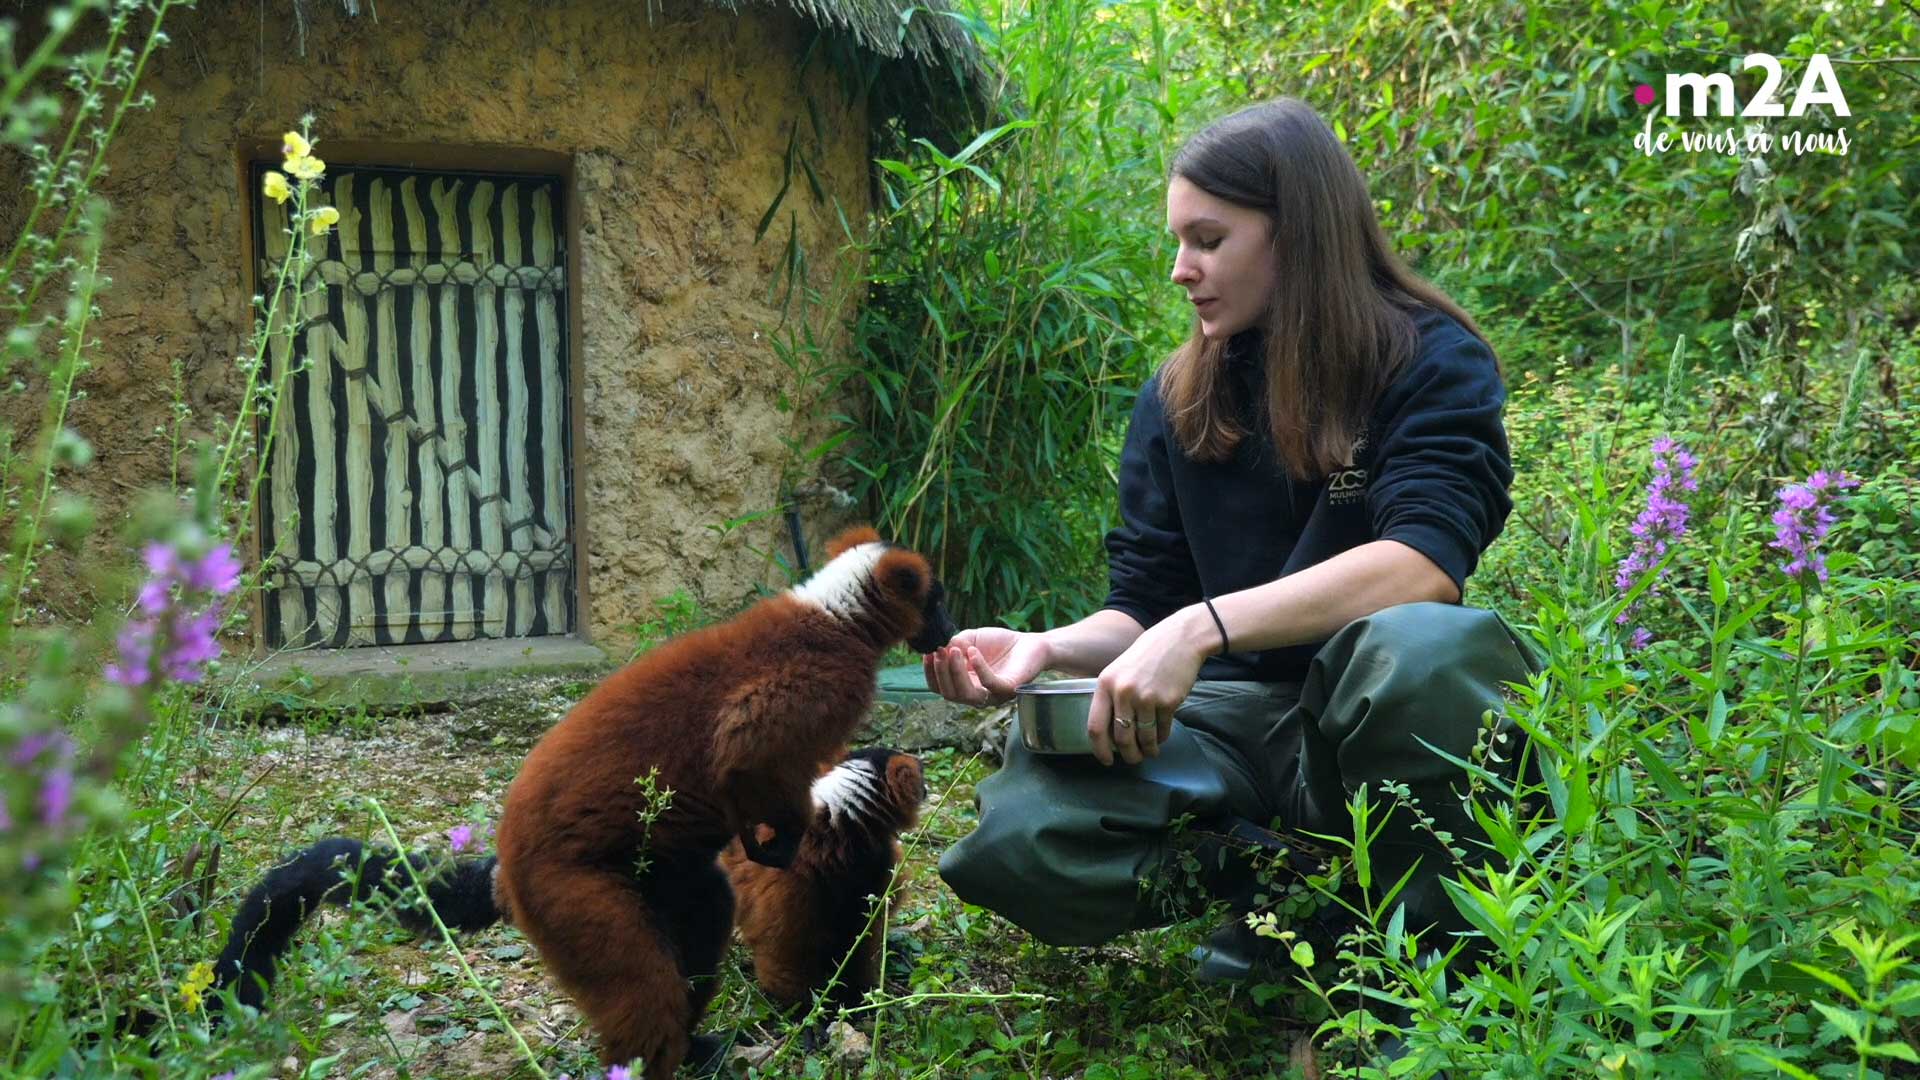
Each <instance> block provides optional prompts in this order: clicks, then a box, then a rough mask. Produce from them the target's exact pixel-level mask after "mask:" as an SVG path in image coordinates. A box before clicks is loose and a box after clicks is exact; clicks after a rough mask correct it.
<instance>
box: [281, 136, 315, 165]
mask: <svg viewBox="0 0 1920 1080" xmlns="http://www.w3.org/2000/svg"><path fill="white" fill-rule="evenodd" d="M311 153H313V144H312V143H310V142H308V141H307V140H306V139H305V138H303V137H302V136H301V135H300V133H299V132H297V131H289V132H287V133H286V134H285V135H282V136H280V156H281V157H283V158H286V159H287V160H288V161H289V162H291V161H292V160H294V159H295V158H303V157H306V156H307V155H308V154H311Z"/></svg>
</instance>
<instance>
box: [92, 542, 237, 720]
mask: <svg viewBox="0 0 1920 1080" xmlns="http://www.w3.org/2000/svg"><path fill="white" fill-rule="evenodd" d="M143 557H144V559H145V562H146V565H147V571H148V574H149V577H148V579H147V581H146V583H145V584H144V585H142V586H141V588H140V595H139V601H138V603H139V608H138V614H136V615H135V617H134V618H132V619H130V620H128V622H127V624H126V625H125V626H123V627H121V628H120V636H119V647H120V648H119V652H120V655H119V657H118V658H117V659H116V660H115V662H113V663H110V664H108V665H107V667H106V670H105V671H104V672H103V674H105V675H106V677H107V678H108V679H109V680H111V681H113V682H117V683H119V684H121V685H123V686H130V687H133V688H136V689H139V688H142V687H148V686H151V685H153V683H154V682H155V680H156V675H158V676H160V677H164V678H166V679H170V680H173V681H175V682H189V683H190V682H198V681H200V677H201V676H202V674H204V672H205V669H206V664H207V662H208V661H210V660H214V659H216V658H218V657H219V655H220V644H219V642H218V641H217V640H216V639H215V637H214V634H215V632H216V631H217V630H218V629H219V626H220V616H219V611H220V607H219V604H218V603H217V600H218V598H219V597H222V596H225V595H227V594H228V593H231V592H232V591H233V590H234V589H235V588H236V587H237V586H238V585H239V581H240V563H239V561H238V560H237V559H235V558H234V554H233V545H231V544H221V545H219V546H217V547H215V548H213V550H211V551H209V552H207V553H206V554H205V555H204V556H201V557H200V558H198V559H189V558H184V557H182V555H181V554H180V550H179V549H178V548H176V547H174V546H173V545H171V544H165V543H158V542H156V543H151V544H148V545H147V546H146V548H145V549H144V552H143ZM207 601H216V602H214V603H209V604H207V606H206V608H205V609H204V610H202V609H200V605H201V604H202V603H205V602H207ZM156 660H157V664H156ZM156 666H157V667H158V668H159V669H160V670H159V672H158V673H156V672H155V670H154V669H155V667H156Z"/></svg>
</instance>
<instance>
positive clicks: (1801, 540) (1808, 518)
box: [1767, 470, 1860, 583]
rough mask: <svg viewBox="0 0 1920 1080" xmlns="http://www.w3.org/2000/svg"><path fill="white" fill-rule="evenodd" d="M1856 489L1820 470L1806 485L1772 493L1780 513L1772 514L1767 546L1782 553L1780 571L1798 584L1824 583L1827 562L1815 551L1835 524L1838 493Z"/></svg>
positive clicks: (1846, 479) (1852, 483) (1846, 478)
mask: <svg viewBox="0 0 1920 1080" xmlns="http://www.w3.org/2000/svg"><path fill="white" fill-rule="evenodd" d="M1859 486H1860V481H1858V480H1856V479H1854V478H1852V477H1850V476H1847V475H1845V474H1843V473H1830V472H1827V471H1825V470H1821V471H1819V472H1816V473H1814V474H1813V475H1812V476H1810V477H1808V478H1807V482H1806V483H1804V484H1788V485H1787V486H1786V487H1783V488H1781V489H1780V490H1779V491H1778V492H1776V493H1775V498H1777V499H1779V500H1780V509H1778V510H1775V511H1774V512H1773V527H1774V538H1773V540H1772V542H1771V543H1769V544H1768V545H1767V546H1768V547H1771V548H1777V549H1779V550H1780V551H1784V552H1786V554H1787V561H1786V562H1784V563H1782V564H1781V567H1780V568H1781V569H1782V570H1784V571H1785V572H1786V575H1787V576H1788V577H1790V578H1796V579H1798V580H1799V581H1801V582H1802V583H1805V582H1806V581H1807V580H1808V579H1809V578H1812V579H1814V580H1816V581H1825V580H1827V561H1826V558H1825V557H1824V556H1822V555H1821V554H1820V550H1819V548H1820V541H1822V540H1824V539H1826V536H1827V533H1828V532H1829V531H1830V530H1832V528H1833V525H1834V521H1835V520H1836V519H1835V518H1834V516H1833V509H1832V507H1833V502H1834V500H1835V499H1837V498H1839V496H1840V493H1841V492H1842V491H1845V490H1846V489H1848V488H1856V487H1859Z"/></svg>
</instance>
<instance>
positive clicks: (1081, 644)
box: [1041, 608, 1144, 676]
mask: <svg viewBox="0 0 1920 1080" xmlns="http://www.w3.org/2000/svg"><path fill="white" fill-rule="evenodd" d="M1143 632H1144V631H1143V630H1142V628H1141V626H1140V624H1139V623H1137V622H1135V621H1133V617H1132V616H1131V615H1127V614H1126V613H1124V612H1119V611H1115V610H1113V609H1111V608H1106V609H1102V610H1100V611H1096V612H1094V613H1093V614H1091V615H1089V616H1087V617H1086V618H1084V619H1081V620H1080V621H1079V622H1077V623H1071V624H1069V625H1067V626H1060V627H1055V628H1054V629H1052V630H1048V631H1046V632H1045V633H1043V634H1042V635H1041V639H1042V640H1044V641H1045V642H1046V643H1047V667H1048V668H1050V669H1052V670H1054V671H1060V672H1064V673H1066V674H1068V675H1081V676H1092V675H1098V674H1100V672H1101V670H1102V669H1103V668H1105V667H1106V666H1107V665H1108V664H1111V663H1112V662H1113V660H1114V658H1115V657H1117V656H1119V655H1120V654H1121V653H1123V652H1126V651H1127V646H1129V645H1131V644H1133V642H1134V639H1135V638H1138V637H1139V636H1140V635H1141V634H1142V633H1143Z"/></svg>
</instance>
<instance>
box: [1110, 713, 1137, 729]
mask: <svg viewBox="0 0 1920 1080" xmlns="http://www.w3.org/2000/svg"><path fill="white" fill-rule="evenodd" d="M1113 722H1114V725H1115V726H1116V727H1123V728H1130V727H1132V726H1133V717H1131V716H1121V715H1120V714H1118V713H1115V714H1114V716H1113Z"/></svg>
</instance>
